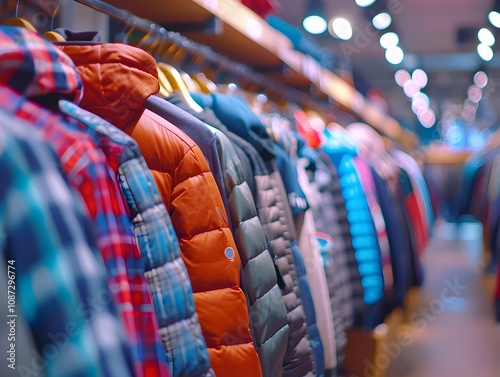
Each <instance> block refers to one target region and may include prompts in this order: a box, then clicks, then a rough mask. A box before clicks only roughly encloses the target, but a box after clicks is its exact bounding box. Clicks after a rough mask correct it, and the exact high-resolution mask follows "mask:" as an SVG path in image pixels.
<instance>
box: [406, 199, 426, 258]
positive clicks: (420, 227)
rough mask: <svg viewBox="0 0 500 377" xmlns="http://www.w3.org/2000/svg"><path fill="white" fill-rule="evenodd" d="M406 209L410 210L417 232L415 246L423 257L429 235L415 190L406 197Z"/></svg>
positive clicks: (411, 219)
mask: <svg viewBox="0 0 500 377" xmlns="http://www.w3.org/2000/svg"><path fill="white" fill-rule="evenodd" d="M406 209H407V211H408V216H409V217H410V221H411V224H412V228H413V233H414V234H415V246H416V248H417V253H418V255H419V256H420V257H421V256H422V254H423V251H424V249H425V246H426V244H427V239H428V237H429V235H428V232H427V230H426V225H425V222H424V214H423V213H422V211H421V207H420V206H419V204H418V197H417V194H416V193H415V192H412V193H411V194H409V195H408V196H407V197H406Z"/></svg>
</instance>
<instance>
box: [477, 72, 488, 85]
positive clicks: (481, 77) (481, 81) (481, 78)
mask: <svg viewBox="0 0 500 377" xmlns="http://www.w3.org/2000/svg"><path fill="white" fill-rule="evenodd" d="M474 84H476V86H477V87H478V88H480V89H483V88H484V87H485V86H486V85H488V75H487V74H486V73H484V72H483V71H479V72H477V73H476V74H475V75H474Z"/></svg>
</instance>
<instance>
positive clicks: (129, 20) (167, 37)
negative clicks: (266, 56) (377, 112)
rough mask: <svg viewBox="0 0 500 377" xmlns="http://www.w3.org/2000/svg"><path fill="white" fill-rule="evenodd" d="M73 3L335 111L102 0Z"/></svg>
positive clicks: (294, 98) (233, 72) (269, 87)
mask: <svg viewBox="0 0 500 377" xmlns="http://www.w3.org/2000/svg"><path fill="white" fill-rule="evenodd" d="M75 1H76V2H78V3H81V4H83V5H86V6H88V7H90V8H92V9H95V10H96V11H99V12H102V13H105V14H107V15H108V16H110V17H113V18H115V19H117V20H119V21H121V22H123V23H124V24H125V27H129V28H133V29H134V30H136V31H139V32H142V33H145V34H147V33H151V36H152V38H155V37H160V38H163V41H170V42H173V43H175V44H176V45H177V46H181V47H182V48H183V49H184V50H186V51H189V52H192V53H196V54H197V55H199V56H201V57H203V59H204V61H205V62H207V63H208V64H212V65H214V66H217V67H218V69H221V70H222V71H226V72H228V73H230V74H231V75H232V76H235V77H237V78H239V79H247V80H250V81H251V82H253V83H255V84H256V85H257V86H259V87H261V88H263V89H264V90H266V89H267V90H270V91H271V92H274V93H279V94H280V95H281V96H282V97H284V98H287V99H289V100H292V101H296V102H298V103H301V104H303V105H306V106H311V107H313V108H314V107H316V108H317V107H318V106H320V107H321V106H322V107H323V108H324V107H326V106H328V108H329V110H330V111H331V112H336V111H335V110H336V109H335V108H334V107H333V106H331V107H330V106H329V105H326V106H325V104H323V103H321V102H319V101H316V100H314V99H313V98H312V96H309V95H308V94H306V93H303V92H300V91H299V90H297V89H293V88H290V87H287V86H285V85H283V84H282V83H280V82H278V81H276V80H274V79H271V78H268V77H265V76H264V75H262V74H261V73H258V72H256V71H255V70H254V69H252V68H251V67H249V66H247V65H245V64H243V63H239V62H236V61H233V60H231V59H229V58H228V57H226V56H224V55H222V54H219V53H216V52H215V51H213V50H212V49H211V48H210V47H209V46H206V45H201V44H198V43H196V42H193V41H191V40H190V39H188V38H186V37H184V36H182V35H181V34H179V33H177V32H173V31H167V30H166V29H165V28H164V27H163V26H161V25H158V24H156V23H154V22H151V21H148V20H145V19H143V18H140V17H138V16H136V15H134V14H133V13H131V12H129V11H127V10H124V9H119V8H117V7H115V6H113V5H110V4H108V3H106V2H104V1H101V0H75Z"/></svg>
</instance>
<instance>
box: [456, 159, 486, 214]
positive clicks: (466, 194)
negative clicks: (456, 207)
mask: <svg viewBox="0 0 500 377" xmlns="http://www.w3.org/2000/svg"><path fill="white" fill-rule="evenodd" d="M485 162H486V161H485V159H484V156H483V155H476V156H474V157H472V158H470V159H468V160H467V161H466V162H465V164H464V166H463V170H462V184H461V186H462V190H461V191H462V196H461V201H460V214H462V215H468V214H470V201H471V198H472V195H473V190H474V183H475V182H476V177H477V173H478V172H479V170H480V169H481V167H482V166H483V165H484V164H485Z"/></svg>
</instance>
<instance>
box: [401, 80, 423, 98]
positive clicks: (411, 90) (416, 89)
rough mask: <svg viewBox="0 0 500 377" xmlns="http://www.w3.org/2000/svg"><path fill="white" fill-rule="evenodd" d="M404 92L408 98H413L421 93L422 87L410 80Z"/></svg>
mask: <svg viewBox="0 0 500 377" xmlns="http://www.w3.org/2000/svg"><path fill="white" fill-rule="evenodd" d="M403 90H404V92H405V94H406V96H407V97H409V98H413V97H415V96H416V95H417V93H420V85H418V84H417V83H416V82H415V81H413V80H409V81H407V82H406V83H405V85H404V87H403Z"/></svg>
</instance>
